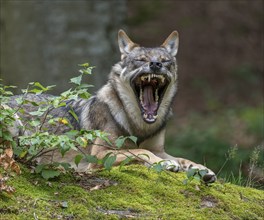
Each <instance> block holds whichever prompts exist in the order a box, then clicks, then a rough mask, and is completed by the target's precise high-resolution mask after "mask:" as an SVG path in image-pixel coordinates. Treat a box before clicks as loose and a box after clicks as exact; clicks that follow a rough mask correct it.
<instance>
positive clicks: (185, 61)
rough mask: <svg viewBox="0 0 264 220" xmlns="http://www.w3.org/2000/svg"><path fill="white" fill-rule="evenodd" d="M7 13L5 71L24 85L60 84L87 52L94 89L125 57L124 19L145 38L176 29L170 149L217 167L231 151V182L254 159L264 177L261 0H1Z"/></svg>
mask: <svg viewBox="0 0 264 220" xmlns="http://www.w3.org/2000/svg"><path fill="white" fill-rule="evenodd" d="M0 19H1V20H0V21H1V26H0V27H1V34H0V36H1V42H0V43H1V47H0V52H1V62H0V73H1V77H0V78H2V79H3V80H4V82H5V84H7V85H10V84H11V85H17V86H18V89H17V90H16V91H15V92H16V93H19V92H20V89H21V88H25V87H26V85H27V83H28V82H31V81H39V82H41V83H42V84H44V85H54V84H55V85H57V87H56V89H54V90H53V93H54V94H59V93H60V92H62V91H64V90H66V89H68V88H69V87H70V84H68V82H69V79H70V78H71V77H73V76H76V75H78V66H77V65H78V64H80V63H84V62H89V63H90V64H91V65H92V66H96V68H95V70H94V74H93V76H92V77H90V80H89V82H88V83H90V84H93V85H95V90H96V89H98V88H100V86H101V85H102V84H103V83H105V81H106V80H107V74H108V73H109V71H110V69H111V66H112V65H113V64H114V63H116V62H118V60H119V57H120V55H119V51H118V47H117V32H118V30H119V29H120V28H122V29H125V30H126V31H127V33H128V35H129V36H130V37H131V39H132V40H133V41H135V42H137V43H139V44H140V45H143V46H158V45H160V44H161V43H162V42H163V41H164V40H165V39H166V37H167V36H168V35H169V34H170V33H171V32H172V31H173V30H177V31H178V32H179V34H180V47H179V52H178V55H177V58H178V65H179V72H178V73H179V81H180V82H179V92H178V95H177V97H176V100H175V103H174V112H175V116H174V118H173V120H171V121H170V123H169V129H168V132H167V143H166V146H167V150H168V151H169V152H170V153H171V154H174V155H179V156H182V157H186V158H189V159H192V160H195V161H197V162H200V163H205V164H207V166H209V167H211V168H212V169H213V170H214V171H215V172H218V171H219V170H220V168H221V167H222V165H223V164H224V162H225V161H226V160H228V159H230V160H228V162H227V164H226V165H225V167H224V168H223V170H222V171H221V172H220V176H222V177H224V178H226V179H227V180H229V181H233V182H239V181H241V182H244V183H245V181H246V180H247V178H248V177H247V176H248V171H249V168H250V167H252V164H253V165H254V175H255V176H256V178H255V177H254V180H255V182H256V183H257V182H259V183H261V181H262V184H263V163H264V162H263V161H264V159H263V158H264V152H263V144H264V138H263V136H264V135H263V58H264V57H263V26H264V25H263V1H261V0H254V1H249V0H248V1H247V0H230V1H228V0H215V1H201V0H193V1H192V0H188V1H174V0H171V1H169V0H142V1H140V0H134V1H132V0H111V1H103V0H101V1H96V0H87V1H85V0H82V1H62V0H61V1H60V0H58V1H51V0H50V1H30V0H27V1H26V0H24V1H15V0H10V1H7V0H1V14H0ZM234 146H237V148H238V150H237V151H236V154H235V155H233V157H232V158H229V157H228V152H230V149H232V148H233V147H234ZM256 148H257V150H256ZM253 152H257V155H258V157H257V160H255V161H252V153H253ZM250 158H251V159H250ZM253 162H255V164H254V163H253ZM239 173H242V174H243V175H244V176H245V178H244V179H241V178H240V177H239Z"/></svg>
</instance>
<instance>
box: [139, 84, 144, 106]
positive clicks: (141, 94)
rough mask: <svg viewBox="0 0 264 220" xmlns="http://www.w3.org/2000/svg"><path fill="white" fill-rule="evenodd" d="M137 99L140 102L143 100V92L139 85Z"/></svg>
mask: <svg viewBox="0 0 264 220" xmlns="http://www.w3.org/2000/svg"><path fill="white" fill-rule="evenodd" d="M139 100H140V101H141V102H143V92H142V87H140V92H139Z"/></svg>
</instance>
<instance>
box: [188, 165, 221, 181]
mask: <svg viewBox="0 0 264 220" xmlns="http://www.w3.org/2000/svg"><path fill="white" fill-rule="evenodd" d="M189 169H192V170H197V171H196V172H195V173H198V174H199V175H200V176H201V177H202V179H203V181H204V182H205V183H214V182H215V181H216V179H217V178H216V175H215V173H214V172H213V171H212V170H210V169H208V168H206V167H204V166H202V165H201V166H200V167H199V166H192V165H191V166H190V167H189Z"/></svg>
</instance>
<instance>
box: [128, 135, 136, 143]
mask: <svg viewBox="0 0 264 220" xmlns="http://www.w3.org/2000/svg"><path fill="white" fill-rule="evenodd" d="M128 138H129V139H130V140H131V141H133V142H134V143H135V144H137V137H135V136H129V137H128Z"/></svg>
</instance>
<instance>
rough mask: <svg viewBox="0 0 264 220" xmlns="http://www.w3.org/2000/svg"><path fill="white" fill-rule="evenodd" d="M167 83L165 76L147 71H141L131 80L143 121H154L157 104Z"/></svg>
mask: <svg viewBox="0 0 264 220" xmlns="http://www.w3.org/2000/svg"><path fill="white" fill-rule="evenodd" d="M168 84H169V80H168V78H167V77H165V76H163V75H159V74H149V73H143V74H141V75H140V76H138V77H136V78H135V79H134V80H133V81H132V85H134V86H133V87H134V92H135V95H136V97H137V98H138V102H139V106H140V109H141V112H142V117H143V119H144V121H145V122H147V123H154V122H155V121H156V119H157V117H158V115H157V113H158V109H159V105H160V103H161V101H162V98H163V96H164V93H165V91H166V89H167V85H168Z"/></svg>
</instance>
